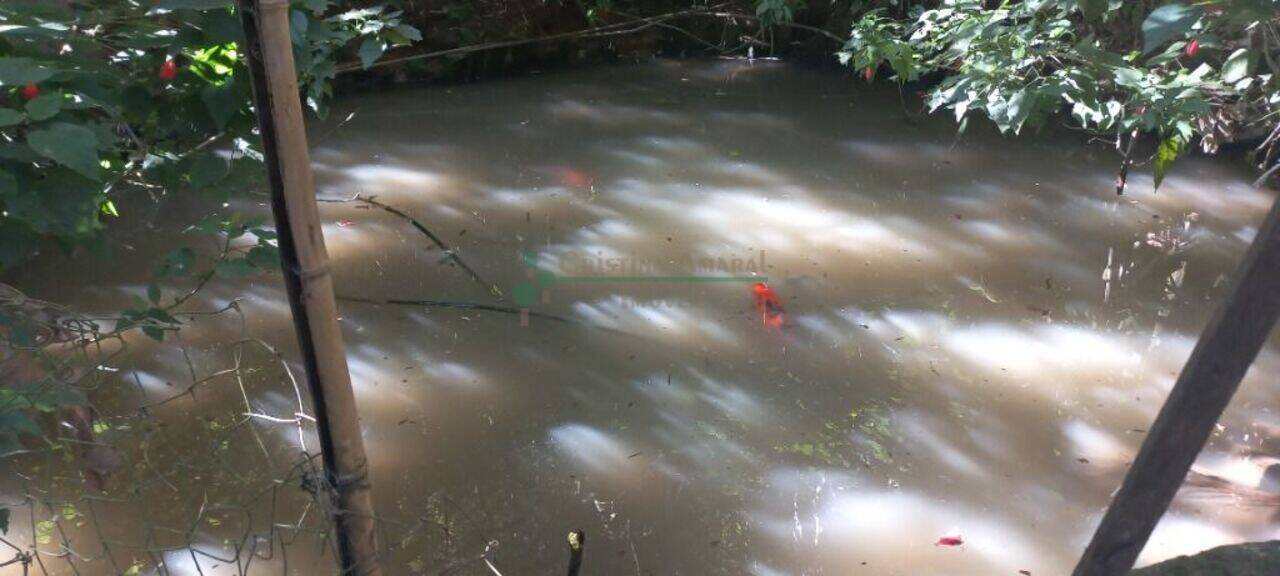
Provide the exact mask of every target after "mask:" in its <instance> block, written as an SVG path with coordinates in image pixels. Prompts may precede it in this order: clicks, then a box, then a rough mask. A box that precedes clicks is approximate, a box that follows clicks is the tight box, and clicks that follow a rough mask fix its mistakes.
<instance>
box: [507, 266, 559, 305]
mask: <svg viewBox="0 0 1280 576" xmlns="http://www.w3.org/2000/svg"><path fill="white" fill-rule="evenodd" d="M521 262H522V263H523V264H524V275H525V277H526V278H527V280H522V281H520V282H518V283H516V285H515V286H514V287H512V288H511V300H512V301H514V302H515V303H516V305H517V306H519V307H521V308H525V309H527V308H529V307H530V306H533V305H534V304H537V303H538V302H539V301H541V302H542V303H543V304H546V303H548V302H550V301H551V287H552V286H555V285H556V275H555V273H553V272H551V271H550V270H542V269H539V268H538V255H537V254H535V253H533V252H525V253H524V254H522V255H521Z"/></svg>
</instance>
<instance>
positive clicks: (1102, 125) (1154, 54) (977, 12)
mask: <svg viewBox="0 0 1280 576" xmlns="http://www.w3.org/2000/svg"><path fill="white" fill-rule="evenodd" d="M1277 8H1280V2H1276V1H1275V0H1253V1H1251V2H1240V3H1231V4H1228V5H1225V6H1221V7H1219V9H1215V10H1206V9H1204V8H1202V7H1201V6H1200V5H1197V4H1191V3H1183V2H1167V3H1164V4H1161V5H1159V6H1157V7H1155V8H1154V9H1152V10H1150V12H1149V13H1143V12H1142V10H1143V8H1142V7H1141V5H1139V4H1135V3H1127V2H1106V1H1088V0H1085V1H1075V0H1040V1H1032V2H1021V3H1011V2H1006V3H999V4H996V5H991V4H990V3H983V2H980V1H978V0H946V1H944V2H942V3H941V5H938V6H937V7H935V8H931V9H924V8H922V7H919V6H917V7H915V8H913V9H912V10H911V11H910V13H909V15H907V16H890V15H888V14H889V12H887V11H884V10H875V9H873V10H870V11H867V12H865V13H864V14H862V15H861V16H860V17H859V18H858V19H856V20H855V22H854V24H853V28H852V31H851V33H850V35H849V40H848V42H847V43H846V44H845V46H844V49H843V50H841V51H840V53H839V57H840V59H841V61H842V62H844V63H845V64H848V65H850V66H852V67H854V68H855V69H858V70H867V69H875V68H878V67H880V66H881V65H887V66H888V67H889V68H891V69H892V70H893V72H894V78H895V79H896V80H897V81H899V82H909V81H914V80H917V79H920V78H921V77H922V76H923V75H925V74H941V75H942V80H941V82H940V83H939V84H937V85H936V86H935V87H933V88H932V90H930V91H929V93H928V96H927V102H928V106H929V108H930V110H933V111H936V110H939V109H944V108H945V109H949V110H951V111H953V112H954V114H955V117H956V120H957V121H958V122H959V123H960V127H961V130H963V128H964V127H965V125H966V124H965V123H966V121H967V119H968V118H969V116H970V115H971V114H970V113H971V112H980V113H982V114H983V115H985V116H986V117H987V118H989V119H990V120H991V121H992V122H994V123H995V125H996V126H997V127H998V128H999V129H1000V130H1001V131H1002V132H1014V133H1017V132H1019V131H1021V130H1022V129H1023V128H1024V127H1025V126H1038V125H1041V124H1043V123H1044V122H1045V121H1046V120H1048V119H1050V118H1053V117H1054V116H1056V115H1057V114H1059V113H1060V112H1066V113H1067V114H1068V116H1069V118H1070V119H1071V121H1072V123H1074V124H1075V125H1077V126H1079V127H1081V128H1084V129H1087V130H1090V131H1094V132H1098V133H1103V134H1120V135H1127V134H1131V133H1138V134H1153V135H1155V136H1156V137H1157V138H1158V139H1159V141H1160V142H1162V143H1163V144H1162V145H1161V146H1160V149H1159V152H1158V154H1157V155H1156V157H1155V159H1154V160H1155V164H1156V172H1157V177H1156V182H1157V185H1158V184H1159V182H1160V181H1161V180H1162V179H1163V177H1164V175H1165V173H1166V172H1167V170H1168V168H1169V166H1170V165H1172V163H1173V161H1174V160H1175V159H1176V158H1177V157H1178V156H1179V155H1180V154H1181V153H1182V152H1183V150H1184V149H1185V146H1186V145H1187V144H1189V143H1190V142H1192V141H1194V140H1195V139H1196V138H1197V137H1200V138H1201V139H1202V142H1201V144H1202V146H1203V147H1204V148H1205V149H1206V150H1212V149H1215V148H1216V146H1217V144H1218V142H1219V141H1220V140H1221V139H1222V138H1223V137H1224V135H1225V136H1226V137H1230V134H1229V133H1228V131H1229V130H1232V129H1239V128H1240V127H1241V126H1240V123H1231V122H1223V121H1221V118H1222V117H1223V116H1224V114H1225V115H1227V116H1239V115H1240V111H1241V110H1244V111H1246V112H1245V113H1244V115H1246V116H1248V117H1250V118H1257V119H1265V118H1267V117H1268V115H1272V114H1274V112H1275V111H1276V109H1277V103H1278V102H1277V97H1276V94H1277V82H1276V76H1275V73H1274V72H1275V71H1274V70H1266V71H1263V70H1258V68H1259V67H1258V66H1257V65H1256V63H1257V62H1259V61H1263V60H1267V58H1266V56H1267V54H1266V51H1267V50H1275V47H1274V46H1272V47H1270V48H1268V46H1269V44H1268V43H1267V42H1258V41H1256V40H1255V37H1257V36H1259V35H1260V34H1263V33H1266V32H1265V31H1264V32H1261V33H1260V32H1258V30H1259V27H1260V26H1261V25H1262V24H1266V25H1267V26H1268V29H1269V28H1270V24H1272V23H1274V21H1275V20H1276V19H1277V14H1278V13H1280V12H1278V11H1277ZM1263 14H1265V15H1266V16H1265V18H1264V20H1270V21H1271V22H1259V20H1258V17H1259V16H1260V15H1263ZM1139 29H1140V31H1141V34H1140V35H1139V34H1138V30H1139ZM1270 33H1271V34H1274V32H1270ZM1192 39H1195V40H1196V46H1193V47H1192V48H1193V49H1192V50H1188V49H1187V46H1188V41H1189V40H1192ZM1199 46H1205V49H1204V50H1203V51H1201V50H1200V49H1199ZM868 76H870V73H868Z"/></svg>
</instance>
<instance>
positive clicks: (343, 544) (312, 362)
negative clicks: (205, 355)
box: [238, 0, 381, 576]
mask: <svg viewBox="0 0 1280 576" xmlns="http://www.w3.org/2000/svg"><path fill="white" fill-rule="evenodd" d="M238 6H239V9H240V19H241V23H242V25H243V26H244V32H245V46H244V53H245V55H246V57H247V59H248V63H249V72H250V76H251V77H252V79H253V96H254V106H255V108H256V109H257V114H258V127H259V129H260V131H261V133H262V151H263V156H264V157H265V159H266V165H267V179H268V181H269V183H270V185H271V211H272V214H274V216H275V221H276V233H277V235H278V238H279V244H280V260H281V263H282V264H283V266H282V267H283V269H284V280H285V288H286V289H287V291H288V295H289V306H290V308H291V310H292V311H293V324H294V329H295V331H296V332H297V336H298V344H299V348H300V349H301V352H302V359H303V363H304V365H305V367H306V376H307V385H308V386H307V387H308V390H310V392H311V401H312V403H313V405H314V411H315V418H316V429H317V430H318V432H319V435H320V449H321V451H322V457H323V461H324V469H325V475H326V479H327V481H328V482H329V484H330V486H332V487H333V489H334V500H335V502H333V506H332V507H331V508H332V510H333V522H334V527H335V529H336V539H337V547H338V560H339V561H340V562H341V564H342V571H343V574H346V575H352V576H379V575H380V574H381V570H380V569H379V567H378V563H377V558H376V557H377V541H376V538H375V534H374V529H375V526H374V516H373V496H372V493H371V490H370V484H369V467H368V462H367V460H366V458H365V453H364V442H363V440H362V438H361V434H360V420H359V416H358V415H357V413H356V403H355V393H354V392H352V390H351V374H350V372H348V370H347V356H346V350H345V348H344V346H343V343H342V332H341V330H340V329H339V327H338V316H337V304H336V303H335V302H334V296H333V279H332V278H331V277H330V275H329V254H328V252H327V251H326V250H325V246H324V236H323V235H322V234H321V230H320V216H319V210H318V209H317V208H316V200H315V183H314V181H313V180H312V174H311V158H310V155H309V153H308V151H307V135H306V129H305V125H304V124H303V117H302V103H301V101H300V99H299V96H298V78H297V72H296V70H295V69H294V65H293V45H292V43H291V41H290V37H289V15H288V9H289V3H288V1H287V0H238Z"/></svg>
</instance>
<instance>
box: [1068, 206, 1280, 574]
mask: <svg viewBox="0 0 1280 576" xmlns="http://www.w3.org/2000/svg"><path fill="white" fill-rule="evenodd" d="M1277 316H1280V198H1277V199H1276V201H1275V204H1274V205H1273V206H1272V207H1271V212H1270V213H1268V214H1267V217H1266V220H1265V221H1264V222H1263V224H1262V228H1261V229H1260V230H1258V235H1257V236H1256V237H1254V239H1253V244H1252V245H1251V246H1249V251H1248V252H1246V253H1245V257H1244V262H1243V263H1241V264H1240V267H1239V268H1238V269H1237V270H1236V273H1235V279H1234V282H1233V283H1232V289H1231V292H1230V293H1229V294H1227V297H1226V300H1225V301H1223V303H1222V305H1221V306H1219V307H1218V310H1217V311H1216V312H1215V313H1214V315H1213V318H1212V319H1211V320H1210V321H1209V325H1208V326H1206V327H1205V329H1204V333H1203V334H1201V335H1200V340H1199V342H1197V343H1196V347H1195V349H1194V350H1192V352H1191V357H1190V358H1189V359H1188V360H1187V364H1186V366H1184V367H1183V368H1182V374H1181V375H1180V376H1178V382H1177V383H1176V384H1174V386H1173V391H1172V392H1170V393H1169V398H1168V400H1166V401H1165V403H1164V406H1163V407H1161V408H1160V414H1159V415H1158V416H1156V421H1155V424H1153V425H1152V426H1151V432H1150V433H1148V434H1147V438H1146V440H1145V441H1143V443H1142V449H1141V450H1139V451H1138V457H1137V458H1136V459H1135V460H1134V461H1133V466H1132V467H1131V468H1130V469H1129V473H1128V474H1126V475H1125V477H1124V483H1123V484H1122V485H1121V486H1120V491H1119V492H1117V493H1116V496H1115V499H1114V500H1113V501H1112V502H1111V507H1110V508H1108V509H1107V513H1106V515H1105V516H1104V517H1103V518H1102V524H1100V525H1099V526H1098V531H1097V532H1095V533H1094V534H1093V541H1091V542H1090V543H1089V547H1088V548H1086V549H1085V551H1084V555H1083V556H1082V557H1081V558H1080V563H1079V564H1077V565H1076V569H1075V572H1072V575H1073V576H1120V575H1123V574H1125V573H1127V572H1128V571H1129V569H1131V568H1133V563H1134V562H1135V561H1136V560H1137V559H1138V554H1139V553H1140V552H1142V547H1143V546H1145V545H1146V543H1147V538H1149V537H1150V536H1151V531H1152V530H1154V529H1155V527H1156V523H1157V522H1158V521H1159V520H1160V517H1161V516H1162V515H1164V512H1165V510H1166V509H1167V508H1168V507H1169V503H1170V502H1172V501H1173V496H1174V494H1176V493H1177V491H1178V488H1179V487H1180V486H1182V482H1183V480H1184V479H1185V478H1186V476H1187V471H1188V470H1190V469H1191V464H1192V463H1193V462H1195V459H1196V455H1197V454H1199V453H1200V449H1201V448H1203V447H1204V444H1205V442H1206V441H1208V439H1209V434H1210V433H1212V432H1213V426H1214V424H1216V423H1217V422H1218V419H1219V418H1220V417H1221V416H1222V412H1223V410H1226V408H1227V404H1228V403H1229V402H1230V401H1231V397H1232V396H1233V395H1235V392H1236V389H1237V388H1239V387H1240V380H1241V379H1243V378H1244V375H1245V372H1246V371H1248V369H1249V365H1250V364H1252V363H1253V360H1254V358H1256V357H1257V356H1258V352H1259V351H1260V350H1261V349H1262V345H1263V344H1264V343H1265V342H1266V340H1267V334H1268V333H1270V332H1271V328H1272V326H1274V325H1275V323H1276V318H1277Z"/></svg>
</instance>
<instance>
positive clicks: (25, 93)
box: [19, 83, 40, 100]
mask: <svg viewBox="0 0 1280 576" xmlns="http://www.w3.org/2000/svg"><path fill="white" fill-rule="evenodd" d="M19 93H20V94H22V99H23V100H33V99H35V97H36V96H39V95H40V86H39V85H37V84H34V83H33V84H27V85H26V86H23V87H22V90H19Z"/></svg>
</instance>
